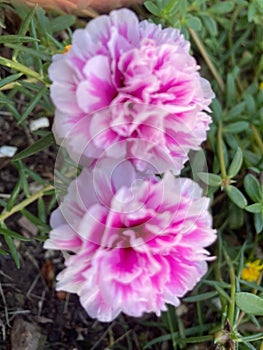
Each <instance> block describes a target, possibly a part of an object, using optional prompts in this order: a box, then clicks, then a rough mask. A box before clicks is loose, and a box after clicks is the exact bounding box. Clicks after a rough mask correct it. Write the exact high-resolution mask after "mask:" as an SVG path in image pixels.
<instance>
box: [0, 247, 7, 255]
mask: <svg viewBox="0 0 263 350" xmlns="http://www.w3.org/2000/svg"><path fill="white" fill-rule="evenodd" d="M0 254H1V255H5V256H8V252H7V251H6V250H4V249H1V248H0Z"/></svg>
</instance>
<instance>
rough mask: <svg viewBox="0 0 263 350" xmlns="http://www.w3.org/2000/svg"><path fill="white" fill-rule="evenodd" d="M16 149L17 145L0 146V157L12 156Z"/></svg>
mask: <svg viewBox="0 0 263 350" xmlns="http://www.w3.org/2000/svg"><path fill="white" fill-rule="evenodd" d="M16 151H17V147H14V146H2V147H0V158H5V157H8V158H12V157H13V156H14V155H15V154H16Z"/></svg>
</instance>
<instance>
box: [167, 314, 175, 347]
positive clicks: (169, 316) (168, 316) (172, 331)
mask: <svg viewBox="0 0 263 350" xmlns="http://www.w3.org/2000/svg"><path fill="white" fill-rule="evenodd" d="M167 320H168V325H169V328H170V332H171V338H172V344H173V349H174V350H176V349H177V345H176V340H175V335H174V329H173V323H172V319H171V315H170V310H169V309H168V311H167Z"/></svg>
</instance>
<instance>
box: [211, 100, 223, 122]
mask: <svg viewBox="0 0 263 350" xmlns="http://www.w3.org/2000/svg"><path fill="white" fill-rule="evenodd" d="M211 108H212V111H213V117H214V118H213V119H214V120H215V121H216V122H217V123H219V122H220V121H221V120H222V114H223V111H222V107H221V104H220V102H219V101H218V99H217V98H215V99H214V100H213V102H212V105H211Z"/></svg>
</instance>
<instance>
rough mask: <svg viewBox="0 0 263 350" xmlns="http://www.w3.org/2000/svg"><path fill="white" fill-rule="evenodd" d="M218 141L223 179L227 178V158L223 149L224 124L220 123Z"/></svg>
mask: <svg viewBox="0 0 263 350" xmlns="http://www.w3.org/2000/svg"><path fill="white" fill-rule="evenodd" d="M217 143H218V158H219V164H220V169H221V174H222V178H223V180H226V179H227V173H226V167H225V160H224V151H223V142H222V124H221V123H219V125H218V131H217Z"/></svg>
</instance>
